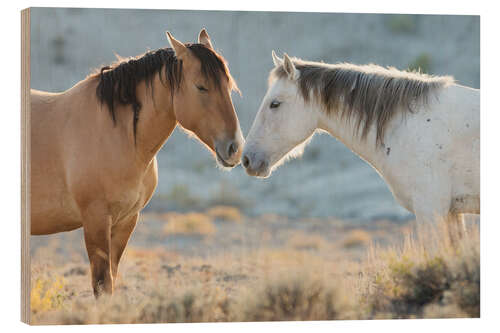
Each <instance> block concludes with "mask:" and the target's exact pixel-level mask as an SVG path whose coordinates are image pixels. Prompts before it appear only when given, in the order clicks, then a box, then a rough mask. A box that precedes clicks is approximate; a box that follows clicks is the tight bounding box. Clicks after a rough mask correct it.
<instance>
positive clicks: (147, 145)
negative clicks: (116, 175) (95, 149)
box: [129, 74, 177, 165]
mask: <svg viewBox="0 0 500 333" xmlns="http://www.w3.org/2000/svg"><path fill="white" fill-rule="evenodd" d="M137 97H138V99H139V101H140V102H141V104H142V106H141V110H140V112H139V121H138V123H137V133H136V137H135V143H134V134H133V127H132V122H133V120H132V119H130V123H129V125H130V127H129V128H130V130H131V131H132V133H131V136H129V137H131V138H132V142H131V143H130V144H131V145H133V146H134V145H135V150H136V152H137V156H138V158H139V160H140V161H141V162H143V163H146V164H147V165H148V164H149V163H150V162H151V160H152V159H153V158H154V157H155V155H156V154H157V153H158V151H159V150H160V148H161V147H162V146H163V144H164V143H165V141H167V139H168V137H169V136H170V134H172V132H173V130H174V129H175V126H176V125H177V120H176V118H175V114H174V108H173V99H172V95H171V90H170V87H168V86H165V85H163V83H162V82H160V79H159V75H158V74H156V75H155V78H154V79H153V81H152V84H151V87H146V84H145V83H144V82H142V83H141V84H139V85H138V87H137ZM130 117H131V118H132V117H133V113H132V112H130Z"/></svg>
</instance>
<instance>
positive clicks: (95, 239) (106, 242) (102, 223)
mask: <svg viewBox="0 0 500 333" xmlns="http://www.w3.org/2000/svg"><path fill="white" fill-rule="evenodd" d="M83 233H84V237H85V245H86V247H87V254H88V256H89V261H90V270H91V273H92V287H93V288H94V296H95V297H99V296H100V295H101V294H102V293H103V292H105V293H108V294H112V293H113V279H112V276H111V260H110V254H111V251H110V250H111V217H110V216H106V217H101V218H95V219H92V218H90V217H89V218H87V219H86V223H84V225H83Z"/></svg>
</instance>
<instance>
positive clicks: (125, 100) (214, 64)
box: [92, 44, 238, 138]
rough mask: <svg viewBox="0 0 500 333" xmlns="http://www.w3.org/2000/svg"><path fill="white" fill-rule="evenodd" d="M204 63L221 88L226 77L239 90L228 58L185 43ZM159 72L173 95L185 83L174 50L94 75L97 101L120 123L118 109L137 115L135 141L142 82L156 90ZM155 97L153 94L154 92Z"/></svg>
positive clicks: (125, 62)
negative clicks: (97, 82)
mask: <svg viewBox="0 0 500 333" xmlns="http://www.w3.org/2000/svg"><path fill="white" fill-rule="evenodd" d="M185 45H186V47H187V48H188V49H189V50H190V51H191V52H192V54H193V55H194V56H195V57H196V58H197V59H198V60H199V61H200V63H201V72H202V74H203V76H204V77H205V78H206V79H207V80H210V81H212V82H213V84H214V85H215V87H216V88H219V87H220V83H221V80H222V79H223V78H225V79H227V80H229V82H230V85H231V86H232V88H233V89H236V90H237V89H238V88H237V87H236V84H235V83H234V80H233V78H232V77H231V74H230V73H229V69H228V68H227V65H226V62H225V60H224V58H223V57H222V56H220V55H218V54H217V53H215V52H214V51H212V50H211V49H209V48H207V47H205V46H204V45H202V44H185ZM157 73H159V75H160V81H161V82H162V84H163V85H164V86H166V87H167V86H168V88H169V89H170V91H171V93H172V95H173V93H174V92H175V90H176V89H178V88H179V86H180V84H181V82H182V60H179V59H177V57H176V56H175V52H174V51H173V50H172V49H171V48H164V49H159V50H156V51H149V52H146V53H144V54H143V55H141V56H137V57H134V58H130V59H126V60H123V61H120V60H118V61H117V62H116V63H114V64H111V65H109V66H104V67H102V68H101V69H100V71H98V72H97V73H95V74H93V75H92V76H94V77H98V79H99V84H98V85H97V88H96V94H97V98H98V99H99V101H100V102H101V103H105V104H106V106H107V108H108V111H109V113H110V115H111V118H112V119H113V122H114V123H115V124H116V114H115V107H116V106H117V105H130V106H131V107H132V111H133V112H134V138H135V136H136V132H137V122H138V121H139V112H140V110H141V101H140V100H139V99H138V98H137V85H138V84H139V83H141V82H142V81H145V82H146V86H147V87H149V88H152V81H153V78H154V76H155V74H157ZM151 94H152V95H153V92H151Z"/></svg>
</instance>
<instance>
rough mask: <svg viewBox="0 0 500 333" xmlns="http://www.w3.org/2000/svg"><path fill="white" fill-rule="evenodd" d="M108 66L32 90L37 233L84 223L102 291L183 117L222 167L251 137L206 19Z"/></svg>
mask: <svg viewBox="0 0 500 333" xmlns="http://www.w3.org/2000/svg"><path fill="white" fill-rule="evenodd" d="M167 36H168V40H169V42H170V45H171V46H172V48H164V49H159V50H157V51H151V52H147V53H145V54H144V55H142V56H139V57H136V58H132V59H128V60H125V61H121V62H120V61H119V62H117V63H115V64H113V65H111V66H106V67H103V68H102V69H101V70H100V71H99V72H97V73H94V74H91V75H90V76H88V77H87V78H86V79H85V80H83V81H80V82H78V83H77V84H76V85H75V86H73V87H72V88H71V89H69V90H67V91H65V92H62V93H48V92H42V91H36V90H32V91H31V101H32V104H31V124H32V127H31V234H32V235H46V234H52V233H57V232H62V231H69V230H74V229H77V228H80V227H83V231H84V238H85V245H86V248H87V253H88V256H89V261H90V269H91V273H92V287H93V289H94V295H96V297H97V296H98V295H100V294H101V293H102V292H106V293H112V292H113V284H114V280H115V279H116V275H117V270H118V263H119V262H120V257H121V255H122V253H123V251H124V249H125V246H126V245H127V242H128V240H129V238H130V235H131V233H132V231H133V230H134V228H135V225H136V223H137V218H138V216H139V212H140V211H141V209H142V208H143V207H144V206H145V205H146V204H147V203H148V201H149V200H150V198H151V196H152V195H153V192H154V190H155V188H156V185H157V181H158V172H157V162H156V154H157V153H158V151H159V150H160V148H161V147H162V146H163V144H164V143H165V141H166V140H167V139H168V137H169V136H170V134H171V133H172V131H173V130H174V128H175V127H176V125H177V124H180V126H181V127H182V128H183V129H185V130H186V131H188V132H190V133H192V134H194V135H195V136H196V137H197V138H198V139H199V140H200V141H201V142H202V143H203V144H205V145H206V146H207V147H208V149H209V150H210V151H211V152H212V153H213V154H214V156H215V157H216V160H217V161H218V163H219V164H220V165H222V166H223V167H226V168H229V167H234V166H236V165H237V164H238V163H239V161H240V156H241V150H242V147H243V144H244V139H243V137H242V134H241V129H240V125H239V121H238V117H237V116H236V113H235V111H234V107H233V104H232V101H231V91H232V90H233V89H236V90H237V89H238V88H237V87H236V85H235V83H234V81H233V79H232V77H231V75H230V73H229V70H228V68H227V66H226V63H225V61H224V59H223V58H222V57H221V56H220V55H218V54H217V53H216V52H215V51H214V49H213V47H212V44H211V41H210V38H209V36H208V34H207V33H206V31H205V29H203V30H202V31H201V32H200V34H199V36H198V43H197V44H183V43H181V42H179V41H177V40H176V39H174V38H173V37H172V35H171V34H170V33H168V32H167Z"/></svg>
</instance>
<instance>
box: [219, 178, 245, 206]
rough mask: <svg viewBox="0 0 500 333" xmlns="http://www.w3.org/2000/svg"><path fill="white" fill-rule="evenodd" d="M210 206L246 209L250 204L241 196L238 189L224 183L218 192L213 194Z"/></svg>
mask: <svg viewBox="0 0 500 333" xmlns="http://www.w3.org/2000/svg"><path fill="white" fill-rule="evenodd" d="M210 204H211V205H223V206H233V207H239V208H245V207H248V206H249V204H250V203H249V202H248V200H247V199H245V198H243V197H242V196H241V195H240V192H239V191H238V189H237V188H236V187H234V186H232V185H231V184H229V183H227V182H222V183H221V184H220V186H219V188H218V190H217V191H216V192H215V193H214V194H213V196H212V199H211V200H210Z"/></svg>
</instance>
